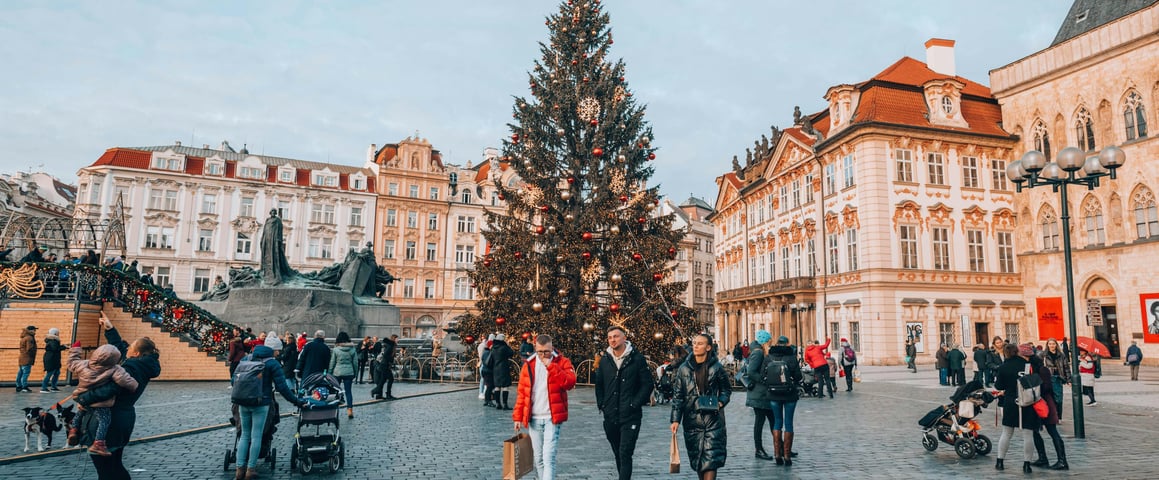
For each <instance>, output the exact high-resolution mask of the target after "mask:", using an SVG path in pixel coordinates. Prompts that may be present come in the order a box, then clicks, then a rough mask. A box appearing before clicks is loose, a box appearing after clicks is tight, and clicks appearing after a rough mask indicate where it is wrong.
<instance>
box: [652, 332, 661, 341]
mask: <svg viewBox="0 0 1159 480" xmlns="http://www.w3.org/2000/svg"><path fill="white" fill-rule="evenodd" d="M652 338H655V339H656V340H662V339H664V334H663V333H660V332H656V333H653V334H652Z"/></svg>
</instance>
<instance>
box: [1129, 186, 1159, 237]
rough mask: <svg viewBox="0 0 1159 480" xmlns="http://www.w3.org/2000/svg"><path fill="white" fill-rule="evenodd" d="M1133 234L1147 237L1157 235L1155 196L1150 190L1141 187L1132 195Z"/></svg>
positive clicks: (1158, 216) (1157, 223)
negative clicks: (1133, 206)
mask: <svg viewBox="0 0 1159 480" xmlns="http://www.w3.org/2000/svg"><path fill="white" fill-rule="evenodd" d="M1134 202H1135V208H1134V209H1133V210H1134V211H1135V236H1136V237H1138V238H1149V237H1155V236H1159V211H1157V210H1156V208H1155V197H1154V195H1152V193H1151V191H1150V190H1146V189H1142V190H1141V191H1140V192H1138V193H1136V194H1135V195H1134Z"/></svg>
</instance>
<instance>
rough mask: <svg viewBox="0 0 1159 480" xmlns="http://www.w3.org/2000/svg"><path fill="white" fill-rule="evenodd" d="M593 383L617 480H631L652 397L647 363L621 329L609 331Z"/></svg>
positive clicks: (650, 378)
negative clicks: (642, 421)
mask: <svg viewBox="0 0 1159 480" xmlns="http://www.w3.org/2000/svg"><path fill="white" fill-rule="evenodd" d="M595 383H596V406H597V407H598V408H599V409H600V412H602V413H603V414H604V434H605V435H606V436H607V437H608V443H610V444H611V445H612V453H613V454H615V456H616V469H617V470H618V471H619V478H620V480H630V479H631V478H632V454H633V453H635V451H636V439H637V438H638V437H639V436H640V420H641V419H642V418H643V416H644V412H643V409H642V407H643V406H644V404H645V403H647V402H648V401H649V399H650V398H651V397H652V385H653V383H652V372H650V371H649V369H648V362H647V361H646V360H645V359H644V355H643V354H642V353H640V352H638V351H636V350H634V349H632V343H631V342H629V341H628V338H627V332H626V331H625V330H624V329H623V328H622V327H618V326H613V327H611V328H609V329H608V349H607V350H606V351H605V352H604V354H603V355H602V356H601V357H600V366H599V368H597V369H596V378H595Z"/></svg>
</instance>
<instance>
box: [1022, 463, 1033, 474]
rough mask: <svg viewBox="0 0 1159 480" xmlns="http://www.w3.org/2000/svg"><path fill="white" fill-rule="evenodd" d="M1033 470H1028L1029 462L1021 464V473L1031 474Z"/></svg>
mask: <svg viewBox="0 0 1159 480" xmlns="http://www.w3.org/2000/svg"><path fill="white" fill-rule="evenodd" d="M1032 472H1034V470H1031V469H1030V462H1022V473H1032Z"/></svg>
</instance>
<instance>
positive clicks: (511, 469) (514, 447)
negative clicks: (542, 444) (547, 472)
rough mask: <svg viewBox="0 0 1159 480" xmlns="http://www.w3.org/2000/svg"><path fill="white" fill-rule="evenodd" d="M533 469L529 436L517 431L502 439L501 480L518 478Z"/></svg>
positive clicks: (532, 454) (517, 479)
mask: <svg viewBox="0 0 1159 480" xmlns="http://www.w3.org/2000/svg"><path fill="white" fill-rule="evenodd" d="M533 469H535V456H534V453H532V451H531V437H529V436H528V435H527V434H526V433H519V434H516V435H515V436H514V437H511V438H508V439H507V440H504V441H503V480H519V479H520V478H523V476H524V475H527V474H528V473H531V471H532V470H533Z"/></svg>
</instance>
